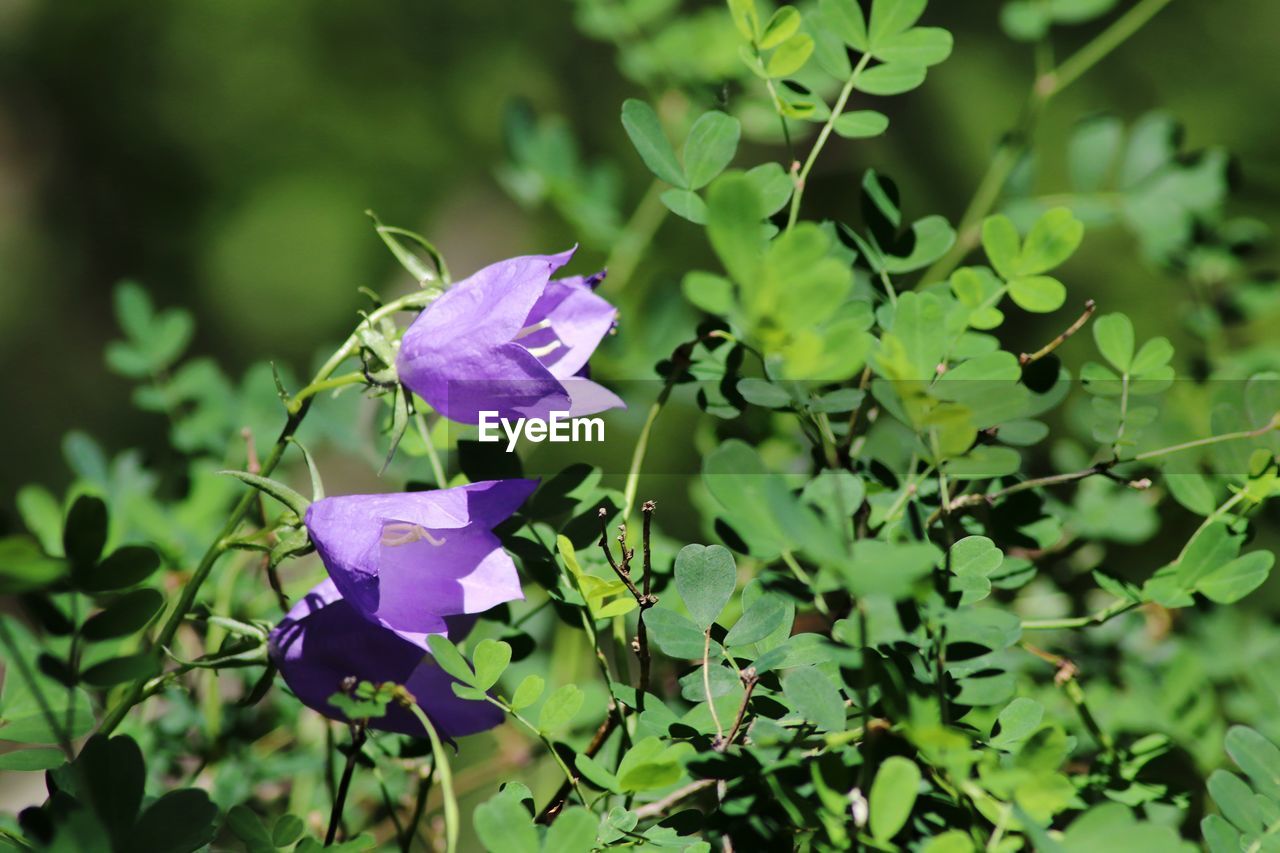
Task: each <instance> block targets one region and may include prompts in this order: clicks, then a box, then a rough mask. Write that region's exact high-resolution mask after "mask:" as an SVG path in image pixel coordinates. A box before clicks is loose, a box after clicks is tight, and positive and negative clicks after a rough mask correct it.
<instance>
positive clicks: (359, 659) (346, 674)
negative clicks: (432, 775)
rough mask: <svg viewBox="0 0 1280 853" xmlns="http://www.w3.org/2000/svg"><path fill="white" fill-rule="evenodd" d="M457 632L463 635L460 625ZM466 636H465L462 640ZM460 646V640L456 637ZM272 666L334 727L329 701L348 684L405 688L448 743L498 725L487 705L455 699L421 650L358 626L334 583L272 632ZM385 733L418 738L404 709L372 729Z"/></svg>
mask: <svg viewBox="0 0 1280 853" xmlns="http://www.w3.org/2000/svg"><path fill="white" fill-rule="evenodd" d="M460 627H465V626H462V625H460ZM463 633H465V632H463ZM454 639H455V640H456V639H461V636H457V637H454ZM269 642H270V652H271V659H272V661H273V662H274V663H275V665H276V666H277V667H278V668H279V670H280V674H281V676H283V678H284V680H285V683H286V684H288V685H289V688H290V689H291V690H293V692H294V693H295V694H296V695H297V696H298V698H299V699H300V700H301V701H302V702H303V703H304V704H305V705H307V706H308V707H310V708H312V709H314V710H316V711H318V712H320V713H321V714H323V715H324V716H326V717H329V718H331V719H335V720H342V719H345V718H344V717H343V715H342V713H341V712H340V711H338V709H337V708H335V707H333V706H332V705H330V704H329V698H330V697H331V696H333V694H335V693H337V692H339V691H340V690H341V689H342V682H343V680H344V679H346V678H350V677H354V678H357V679H359V680H361V681H370V682H373V683H375V684H376V683H381V682H384V681H391V682H395V683H396V684H404V685H406V687H407V688H408V689H409V691H410V692H411V693H413V695H414V696H415V697H416V698H417V700H418V703H419V705H420V706H421V707H422V708H423V709H424V710H425V711H426V713H427V716H428V717H430V718H431V720H432V723H433V724H435V725H436V726H437V728H438V729H440V733H441V734H442V735H444V736H446V737H460V736H462V735H466V734H472V733H474V732H477V731H482V730H484V729H487V728H492V727H493V726H495V725H498V724H499V723H501V722H502V714H501V712H500V711H499V712H498V713H497V714H494V713H492V711H495V710H497V709H495V708H493V706H491V705H490V704H489V703H487V702H476V701H471V700H465V699H459V698H458V697H457V696H456V695H455V694H454V692H453V688H452V686H451V684H452V682H453V679H452V678H450V677H449V676H448V675H447V674H446V673H444V672H443V670H441V669H440V668H439V667H438V666H437V665H436V664H435V661H434V660H432V659H431V657H430V656H429V655H424V653H423V651H422V649H420V648H418V647H416V646H414V645H412V644H410V643H408V642H406V641H405V640H403V639H401V638H400V637H398V636H396V634H394V633H393V632H391V631H388V630H386V629H384V628H380V627H378V626H377V625H374V624H373V623H371V622H369V621H368V620H367V619H365V618H363V617H362V616H361V615H360V614H359V613H358V612H356V610H355V608H353V607H352V606H351V604H350V603H349V602H347V601H346V600H344V599H343V598H342V597H341V596H340V595H339V594H338V590H337V588H336V587H335V586H334V584H333V582H332V581H328V580H326V581H324V582H322V583H321V584H319V585H317V586H316V587H315V588H314V589H313V590H311V592H309V593H307V595H306V596H304V597H303V598H302V599H301V600H300V601H299V602H298V603H297V604H295V605H294V606H293V608H291V609H290V611H289V613H288V615H287V616H285V618H284V619H283V620H281V622H280V624H279V625H277V626H276V628H275V629H274V630H272V632H271V637H270V641H269ZM370 726H371V727H373V728H375V729H381V730H384V731H393V732H400V733H402V734H410V735H416V736H419V737H421V736H424V735H425V734H426V732H425V731H424V730H423V728H422V725H421V724H420V723H419V722H418V720H417V719H416V718H415V717H414V716H413V715H412V714H411V713H410V712H409V711H407V710H405V709H404V708H400V707H397V706H394V705H393V706H391V707H388V708H387V715H386V716H385V717H382V718H378V719H374V720H371V721H370Z"/></svg>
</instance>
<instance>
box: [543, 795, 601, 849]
mask: <svg viewBox="0 0 1280 853" xmlns="http://www.w3.org/2000/svg"><path fill="white" fill-rule="evenodd" d="M599 826H600V819H599V818H598V817H597V816H596V815H595V813H594V812H592V811H591V810H589V809H586V808H583V807H582V806H570V807H569V808H567V809H565V810H564V811H563V812H561V813H560V816H559V817H557V818H556V822H555V823H553V824H551V826H550V827H549V828H548V829H547V837H546V839H544V841H543V846H542V849H543V850H545V851H546V853H591V851H592V850H594V849H595V847H596V830H597V828H598V827H599Z"/></svg>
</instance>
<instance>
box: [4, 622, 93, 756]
mask: <svg viewBox="0 0 1280 853" xmlns="http://www.w3.org/2000/svg"><path fill="white" fill-rule="evenodd" d="M0 643H4V647H5V651H6V652H8V655H9V660H8V661H7V662H6V664H7V666H6V668H9V667H12V668H13V669H15V670H17V671H18V676H19V677H20V678H21V679H22V680H23V682H25V683H26V685H27V690H28V691H30V692H31V696H32V698H34V699H35V700H36V704H37V705H38V706H39V707H40V715H41V716H42V717H44V719H45V722H46V723H48V724H49V729H50V730H51V731H52V732H53V733H54V734H55V735H57V737H58V746H60V747H61V748H62V751H63V753H65V754H66V756H67V759H68V760H71V759H73V758H75V752H74V750H72V748H71V735H70V730H68V729H66V728H63V726H62V723H61V721H59V720H58V715H57V714H55V713H54V711H53V707H52V706H51V705H50V704H49V700H48V698H47V697H46V696H45V695H44V691H43V690H41V689H40V683H39V682H38V681H37V680H36V676H35V673H33V672H32V671H31V667H29V666H27V661H26V659H25V658H23V657H22V655H21V654H20V653H19V651H18V644H17V642H16V641H15V640H14V639H13V635H12V634H11V633H9V626H8V624H6V621H5V619H0ZM6 677H8V676H6Z"/></svg>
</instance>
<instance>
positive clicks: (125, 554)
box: [76, 545, 160, 592]
mask: <svg viewBox="0 0 1280 853" xmlns="http://www.w3.org/2000/svg"><path fill="white" fill-rule="evenodd" d="M158 568H160V555H159V554H157V553H156V552H155V551H153V550H152V549H151V548H148V547H146V546H145V545H124V546H122V547H120V548H117V549H116V550H114V551H112V552H111V554H110V555H108V556H107V559H105V560H103V561H102V562H101V563H99V564H98V566H97V568H95V569H94V570H93V571H91V572H86V573H84V574H82V575H80V576H79V577H77V578H76V585H77V586H78V587H79V588H80V589H82V590H84V591H85V592H112V591H114V590H117V589H127V588H128V587H131V586H136V585H137V584H139V583H142V582H143V581H144V580H146V579H147V578H149V577H151V575H152V573H154V572H155V570H156V569H158Z"/></svg>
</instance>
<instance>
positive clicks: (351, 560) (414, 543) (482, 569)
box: [305, 480, 537, 680]
mask: <svg viewBox="0 0 1280 853" xmlns="http://www.w3.org/2000/svg"><path fill="white" fill-rule="evenodd" d="M536 485H537V482H536V481H534V480H492V481H487V482H482V483H471V484H468V485H465V486H458V487H456V488H452V489H440V490H437V491H431V492H406V493H401V494H391V495H344V496H342V497H332V498H325V499H323V500H319V501H316V502H315V503H313V504H311V507H310V508H309V509H308V510H307V514H306V519H305V521H306V525H307V532H308V533H309V534H310V536H311V541H312V542H313V543H314V544H315V546H316V550H317V551H318V552H319V554H320V559H321V560H322V561H323V562H324V565H325V568H326V569H328V570H329V577H330V578H331V579H332V580H333V583H334V586H335V587H336V588H337V590H338V592H339V593H340V594H341V595H342V597H343V598H344V599H345V600H346V605H347V606H348V607H349V608H350V609H351V610H352V611H354V612H355V613H357V614H359V615H360V616H362V617H364V618H365V619H366V620H368V621H370V622H371V623H376V624H377V625H381V626H382V627H384V628H387V629H389V630H391V631H394V632H395V633H396V634H398V635H399V637H400V638H402V639H403V640H406V641H408V642H410V643H412V644H414V645H415V646H417V647H418V649H419V650H422V649H426V648H427V635H429V634H445V633H447V631H448V625H447V621H446V620H448V619H449V618H451V617H456V616H459V615H462V614H472V613H481V612H483V611H485V610H488V609H489V608H491V607H494V606H496V605H499V604H502V603H503V602H504V601H514V600H516V599H522V598H524V593H523V592H522V591H521V589H520V578H519V576H518V575H517V573H516V567H515V564H514V563H513V562H512V561H511V557H509V556H508V555H507V553H506V552H505V551H504V550H502V544H501V543H500V542H499V541H498V537H497V536H495V535H494V534H493V528H494V527H495V526H496V525H498V524H500V523H501V522H503V521H505V520H506V519H507V518H509V517H510V516H511V514H512V513H513V512H515V511H516V509H517V508H519V506H520V505H521V504H522V503H524V501H525V499H526V498H528V497H529V495H530V494H531V493H532V492H533V489H534V487H535V486H536ZM361 677H364V676H361ZM370 680H372V679H370Z"/></svg>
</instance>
